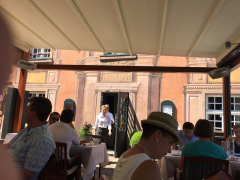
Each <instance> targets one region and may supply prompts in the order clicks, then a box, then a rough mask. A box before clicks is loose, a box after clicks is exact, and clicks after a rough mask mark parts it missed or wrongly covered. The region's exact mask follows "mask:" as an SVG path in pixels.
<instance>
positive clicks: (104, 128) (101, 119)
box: [93, 105, 112, 142]
mask: <svg viewBox="0 0 240 180" xmlns="http://www.w3.org/2000/svg"><path fill="white" fill-rule="evenodd" d="M93 129H95V134H97V135H98V136H104V137H105V141H106V142H107V135H109V136H111V135H112V132H111V129H112V126H111V119H110V116H108V115H107V111H106V106H105V105H102V106H101V113H100V114H99V115H97V117H96V121H95V125H94V126H93Z"/></svg>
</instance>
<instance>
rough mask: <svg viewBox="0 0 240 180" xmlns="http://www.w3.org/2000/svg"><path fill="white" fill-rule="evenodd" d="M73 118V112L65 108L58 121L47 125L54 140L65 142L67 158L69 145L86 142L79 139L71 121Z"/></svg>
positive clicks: (68, 157)
mask: <svg viewBox="0 0 240 180" xmlns="http://www.w3.org/2000/svg"><path fill="white" fill-rule="evenodd" d="M73 118H74V112H73V111H72V110H71V109H65V110H63V111H62V113H61V116H60V122H56V123H54V124H52V125H51V126H49V127H48V129H49V131H50V132H51V133H52V136H53V139H54V140H55V142H63V143H67V159H68V160H69V159H70V156H69V150H70V147H71V145H72V144H73V145H75V146H78V145H79V144H83V143H86V142H87V141H85V140H81V141H80V139H79V137H78V134H77V131H76V130H75V128H74V126H73V124H72V122H73V120H74V119H73Z"/></svg>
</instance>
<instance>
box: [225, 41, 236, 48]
mask: <svg viewBox="0 0 240 180" xmlns="http://www.w3.org/2000/svg"><path fill="white" fill-rule="evenodd" d="M233 44H240V43H231V42H230V41H227V42H225V48H226V49H230V48H231V46H232V45H233Z"/></svg>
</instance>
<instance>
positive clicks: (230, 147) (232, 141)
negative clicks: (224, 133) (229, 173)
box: [228, 136, 234, 156]
mask: <svg viewBox="0 0 240 180" xmlns="http://www.w3.org/2000/svg"><path fill="white" fill-rule="evenodd" d="M229 137H230V141H229V145H228V154H229V155H233V156H234V139H233V137H231V136H229Z"/></svg>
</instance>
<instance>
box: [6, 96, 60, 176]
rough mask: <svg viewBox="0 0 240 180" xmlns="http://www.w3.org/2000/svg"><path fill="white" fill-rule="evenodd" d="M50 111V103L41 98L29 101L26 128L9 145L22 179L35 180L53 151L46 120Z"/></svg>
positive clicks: (53, 143)
mask: <svg viewBox="0 0 240 180" xmlns="http://www.w3.org/2000/svg"><path fill="white" fill-rule="evenodd" d="M51 110H52V104H51V101H50V100H49V99H47V98H43V97H34V98H32V99H30V104H29V105H28V107H27V109H26V110H25V122H26V123H27V124H28V127H26V128H25V129H23V130H22V131H20V132H19V133H18V134H17V135H16V136H15V137H14V138H13V139H12V140H11V141H10V142H9V143H8V145H9V151H10V153H11V154H12V155H13V157H14V158H15V160H16V161H17V163H18V166H19V168H20V169H21V171H22V174H23V176H24V179H32V180H34V179H37V177H38V174H39V172H40V171H41V170H42V168H43V167H44V166H45V164H46V163H47V161H48V159H49V158H50V156H51V155H52V154H53V153H54V151H55V142H54V140H53V137H52V135H51V133H50V132H49V131H48V127H47V124H46V120H47V118H48V116H49V114H50V112H51Z"/></svg>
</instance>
